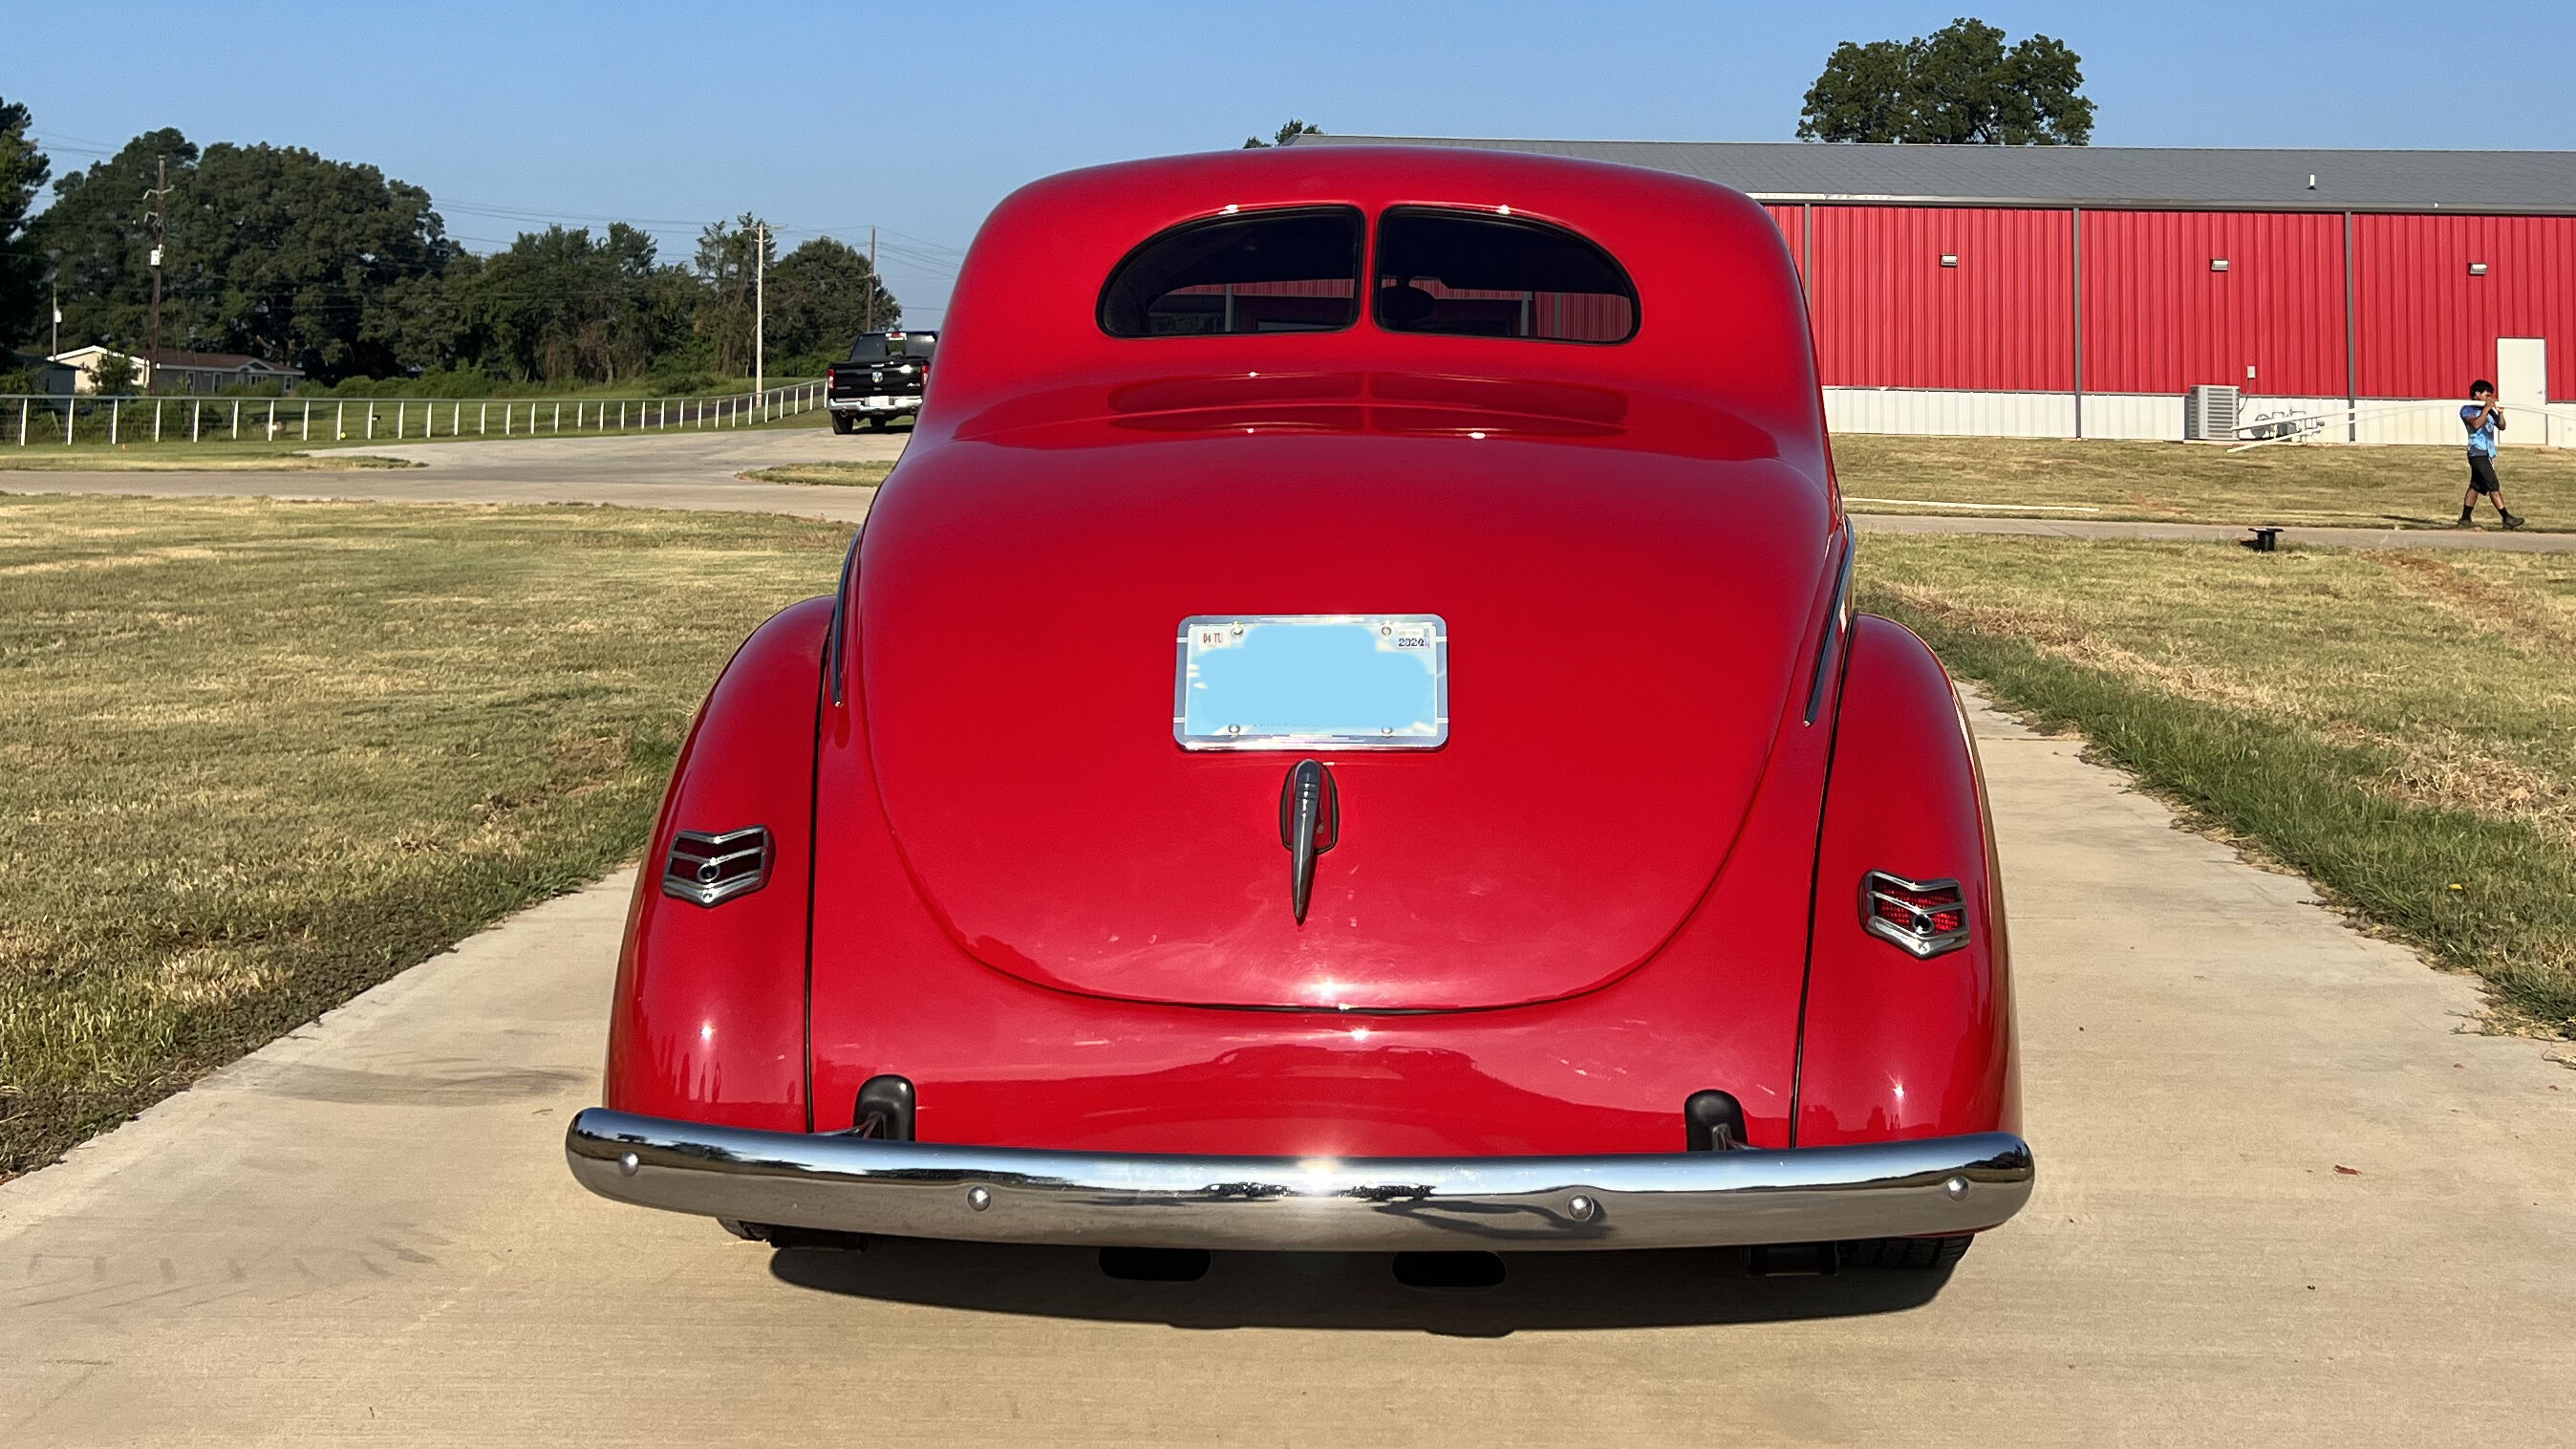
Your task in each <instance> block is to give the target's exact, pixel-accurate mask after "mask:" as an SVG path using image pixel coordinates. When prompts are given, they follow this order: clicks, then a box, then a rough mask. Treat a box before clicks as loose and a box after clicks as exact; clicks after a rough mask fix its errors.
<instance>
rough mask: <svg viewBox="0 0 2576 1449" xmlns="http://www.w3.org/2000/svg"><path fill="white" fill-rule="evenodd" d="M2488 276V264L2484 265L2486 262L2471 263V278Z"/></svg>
mask: <svg viewBox="0 0 2576 1449" xmlns="http://www.w3.org/2000/svg"><path fill="white" fill-rule="evenodd" d="M2486 274H2487V264H2486V263H2484V262H2471V263H2469V275H2470V276H2472V277H2483V276H2485V275H2486Z"/></svg>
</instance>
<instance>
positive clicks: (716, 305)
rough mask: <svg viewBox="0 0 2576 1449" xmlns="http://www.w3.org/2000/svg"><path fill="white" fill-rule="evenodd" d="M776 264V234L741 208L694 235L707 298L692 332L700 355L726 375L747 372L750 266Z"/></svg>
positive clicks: (751, 280)
mask: <svg viewBox="0 0 2576 1449" xmlns="http://www.w3.org/2000/svg"><path fill="white" fill-rule="evenodd" d="M755 257H758V258H759V259H760V260H761V262H762V263H763V264H764V265H766V266H776V265H777V264H778V232H777V230H776V228H773V227H769V226H768V225H767V224H765V223H764V222H762V221H761V219H760V218H759V217H756V216H754V215H752V214H751V213H750V212H747V211H746V212H744V213H743V214H742V215H741V216H740V217H737V218H736V219H734V220H733V221H730V222H724V221H719V222H715V223H713V224H711V225H709V226H708V227H707V228H706V229H705V230H703V231H701V232H699V233H698V258H697V260H698V280H699V282H700V283H701V284H702V285H703V286H704V287H705V289H706V290H705V296H704V298H703V300H701V301H700V302H699V304H698V311H697V317H696V319H695V320H696V326H695V330H696V332H697V334H698V340H699V344H700V348H701V355H702V356H704V357H705V358H706V359H707V361H708V363H709V364H710V365H711V366H712V367H713V368H714V370H715V371H716V372H717V373H719V374H721V375H723V376H726V377H739V376H741V375H743V374H745V373H748V372H750V371H751V330H752V316H751V313H752V295H751V294H752V285H753V278H752V264H753V259H754V258H755Z"/></svg>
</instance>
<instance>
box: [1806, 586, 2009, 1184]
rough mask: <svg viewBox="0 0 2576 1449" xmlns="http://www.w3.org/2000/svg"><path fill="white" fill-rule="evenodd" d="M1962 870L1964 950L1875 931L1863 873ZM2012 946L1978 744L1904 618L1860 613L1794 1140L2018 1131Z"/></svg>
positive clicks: (1819, 904)
mask: <svg viewBox="0 0 2576 1449" xmlns="http://www.w3.org/2000/svg"><path fill="white" fill-rule="evenodd" d="M1872 871H1884V872H1887V873H1889V874H1892V875H1896V876H1901V877H1904V878H1906V879H1909V880H1913V881H1917V882H1930V881H1940V880H1954V881H1957V882H1958V883H1959V885H1960V888H1961V891H1962V895H1963V897H1964V899H1965V901H1966V903H1967V907H1968V913H1969V931H1970V935H1969V939H1968V943H1967V944H1966V945H1965V946H1963V947H1960V948H1957V949H1955V950H1950V951H1947V952H1946V953H1944V954H1940V955H1935V956H1932V957H1930V958H1929V959H1918V958H1917V957H1915V956H1914V955H1913V954H1911V953H1910V952H1908V951H1907V950H1906V949H1904V948H1903V947H1900V946H1898V945H1896V944H1893V943H1891V942H1889V941H1886V940H1882V939H1880V938H1879V937H1877V936H1874V935H1872V934H1870V933H1869V932H1868V931H1867V930H1866V929H1864V928H1863V926H1862V919H1863V916H1862V878H1863V876H1865V875H1866V874H1868V873H1869V872H1872ZM2010 959H2011V952H2010V949H2009V945H2008V942H2007V939H2006V936H2005V930H2004V899H2003V883H2002V879H2001V877H2000V874H1999V873H1998V871H1997V869H1996V864H1995V854H1994V841H1993V829H1992V825H1991V822H1990V820H1989V817H1988V813H1987V807H1986V795H1985V781H1984V777H1983V775H1982V774H1981V772H1980V770H1979V768H1978V762H1977V752H1976V743H1975V740H1974V738H1973V737H1972V736H1971V734H1970V732H1969V729H1968V724H1967V719H1966V716H1965V714H1964V713H1963V711H1962V710H1961V708H1960V705H1959V701H1958V696H1957V693H1956V692H1955V691H1954V690H1953V689H1952V688H1951V685H1950V678H1949V675H1948V674H1947V673H1945V672H1944V671H1943V670H1942V668H1941V663H1940V661H1939V660H1938V659H1936V658H1934V657H1933V655H1932V651H1931V649H1930V648H1929V647H1927V646H1926V645H1925V644H1924V643H1923V641H1922V640H1921V639H1918V638H1916V637H1915V636H1914V634H1913V633H1911V632H1910V631H1908V630H1907V629H1906V628H1905V627H1904V626H1902V625H1900V624H1896V623H1892V622H1890V621H1888V620H1886V619H1880V618H1874V617H1869V616H1863V617H1861V618H1860V619H1858V620H1856V621H1855V623H1854V627H1853V630H1852V644H1851V651H1850V662H1849V664H1848V666H1847V673H1846V675H1845V678H1844V683H1843V692H1842V699H1841V704H1840V710H1839V714H1838V716H1837V720H1836V732H1835V739H1834V753H1833V762H1832V773H1831V777H1830V780H1829V783H1828V785H1827V789H1826V796H1825V810H1824V821H1823V826H1822V830H1821V835H1820V839H1819V844H1818V850H1817V855H1816V885H1815V920H1814V926H1813V936H1812V944H1811V946H1810V948H1809V955H1808V968H1807V989H1806V1006H1805V1010H1804V1012H1803V1015H1802V1020H1801V1026H1800V1047H1799V1066H1798V1084H1797V1088H1796V1093H1797V1105H1796V1114H1797V1145H1798V1146H1800V1147H1820V1146H1826V1145H1829V1144H1834V1143H1849V1142H1881V1141H1888V1140H1892V1139H1902V1138H1913V1137H1939V1136H1948V1135H1955V1134H1962V1133H1974V1132H1997V1131H2002V1132H2013V1131H2018V1130H2019V1129H2020V1100H2019V1096H2020V1094H2019V1085H2018V1080H2017V1077H2016V1073H2015V1066H2014V1053H2013V1010H2012V987H2011V969H2010Z"/></svg>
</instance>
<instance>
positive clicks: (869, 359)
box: [824, 332, 939, 433]
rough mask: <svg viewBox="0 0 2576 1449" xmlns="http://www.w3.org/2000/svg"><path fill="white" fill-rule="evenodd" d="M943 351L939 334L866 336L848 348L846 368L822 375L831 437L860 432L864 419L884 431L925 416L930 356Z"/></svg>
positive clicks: (834, 366) (843, 365) (840, 364)
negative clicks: (896, 423)
mask: <svg viewBox="0 0 2576 1449" xmlns="http://www.w3.org/2000/svg"><path fill="white" fill-rule="evenodd" d="M938 350H939V334H938V333H936V332H862V333H860V334H859V340H858V341H856V342H853V343H851V344H850V358H849V360H848V361H847V362H835V363H833V364H832V365H831V366H830V367H829V368H828V369H826V370H825V372H824V377H825V379H826V381H825V383H824V394H825V398H826V401H827V405H828V406H829V407H830V408H831V411H832V431H833V432H836V433H850V432H856V431H858V426H859V420H860V419H862V418H864V419H866V420H867V424H868V426H869V427H872V428H882V427H884V426H885V425H886V424H887V423H889V422H892V421H893V420H895V419H896V418H901V417H910V416H912V415H913V414H915V413H918V412H920V411H921V390H922V388H923V387H924V386H926V385H927V384H928V383H929V381H930V358H931V354H932V353H934V352H937V351H938Z"/></svg>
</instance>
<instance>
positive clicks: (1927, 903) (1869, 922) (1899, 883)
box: [1860, 870, 1968, 957]
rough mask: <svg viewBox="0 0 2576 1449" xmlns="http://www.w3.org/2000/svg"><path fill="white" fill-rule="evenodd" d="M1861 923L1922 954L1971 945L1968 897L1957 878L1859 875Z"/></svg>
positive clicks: (1876, 872)
mask: <svg viewBox="0 0 2576 1449" xmlns="http://www.w3.org/2000/svg"><path fill="white" fill-rule="evenodd" d="M1860 923H1861V928H1862V929H1863V930H1866V931H1868V932H1869V933H1870V934H1871V935H1873V936H1876V937H1878V938H1879V939H1880V940H1882V941H1888V942H1892V943H1894V944H1896V945H1898V946H1902V947H1904V948H1905V949H1906V950H1907V951H1908V952H1910V953H1912V954H1913V955H1915V956H1918V957H1932V956H1938V955H1940V954H1941V953H1943V952H1945V951H1956V950H1958V949H1959V948H1960V947H1962V946H1964V945H1966V944H1968V898H1967V893H1966V892H1965V891H1963V890H1962V889H1960V886H1959V883H1958V882H1957V881H1955V880H1908V879H1906V878H1905V877H1904V876H1901V875H1891V874H1889V873H1888V872H1886V871H1883V870H1874V871H1871V872H1870V873H1869V874H1867V875H1865V876H1862V877H1861V880H1860Z"/></svg>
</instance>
